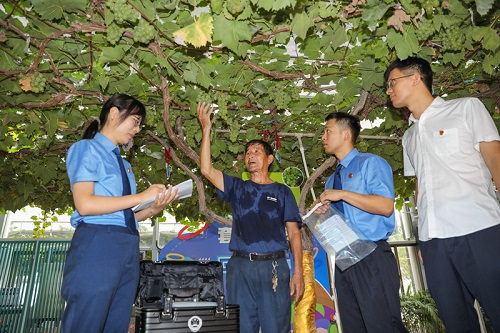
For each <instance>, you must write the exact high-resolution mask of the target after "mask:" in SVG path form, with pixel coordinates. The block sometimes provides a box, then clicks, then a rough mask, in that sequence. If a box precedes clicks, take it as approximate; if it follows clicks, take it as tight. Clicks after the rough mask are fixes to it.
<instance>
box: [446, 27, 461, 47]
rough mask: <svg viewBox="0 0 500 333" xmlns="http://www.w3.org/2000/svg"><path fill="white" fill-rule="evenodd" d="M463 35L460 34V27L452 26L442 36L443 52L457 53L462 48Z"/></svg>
mask: <svg viewBox="0 0 500 333" xmlns="http://www.w3.org/2000/svg"><path fill="white" fill-rule="evenodd" d="M464 42H465V35H464V34H463V33H461V32H460V27H458V26H456V25H452V26H450V27H448V28H446V30H445V31H444V34H443V35H442V43H443V48H442V50H443V51H459V50H461V49H462V48H463V43H464Z"/></svg>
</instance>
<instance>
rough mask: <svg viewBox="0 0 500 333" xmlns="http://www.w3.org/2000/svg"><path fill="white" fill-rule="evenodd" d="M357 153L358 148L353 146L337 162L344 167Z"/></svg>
mask: <svg viewBox="0 0 500 333" xmlns="http://www.w3.org/2000/svg"><path fill="white" fill-rule="evenodd" d="M358 154H359V151H358V149H356V148H353V149H352V150H351V151H350V152H349V153H348V154H347V155H346V156H345V157H344V159H343V160H342V161H340V162H339V164H342V166H343V167H344V168H346V167H347V166H348V165H349V163H351V161H352V160H353V159H354V158H355V157H356V156H357V155H358Z"/></svg>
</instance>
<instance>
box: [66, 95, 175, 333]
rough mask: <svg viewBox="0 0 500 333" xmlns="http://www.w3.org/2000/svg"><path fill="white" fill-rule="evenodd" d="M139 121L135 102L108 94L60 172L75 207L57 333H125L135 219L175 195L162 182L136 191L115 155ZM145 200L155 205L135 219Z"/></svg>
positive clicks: (134, 270) (134, 279)
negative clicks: (66, 179)
mask: <svg viewBox="0 0 500 333" xmlns="http://www.w3.org/2000/svg"><path fill="white" fill-rule="evenodd" d="M145 117H146V109H145V107H144V105H143V104H142V103H141V102H139V101H138V100H136V99H135V98H133V97H130V96H128V95H124V94H117V95H113V96H112V97H111V98H109V99H108V100H107V101H106V102H105V104H104V106H103V108H102V110H101V114H100V116H99V119H96V120H94V121H93V122H92V123H91V124H90V125H89V127H88V128H87V129H86V131H85V133H84V135H83V140H81V141H79V142H77V143H75V144H74V145H72V146H71V147H70V149H69V151H68V156H67V160H66V166H67V170H68V176H69V179H70V185H71V190H72V192H73V201H74V204H75V208H76V210H75V212H74V214H73V215H72V216H71V224H72V225H73V227H75V228H76V230H75V233H74V235H73V239H72V241H71V247H70V249H69V250H68V253H67V258H66V265H65V270H64V277H63V283H62V288H61V293H62V296H63V298H64V300H65V301H66V309H65V311H64V314H63V320H62V330H63V332H64V333H79V332H82V333H83V332H85V333H91V332H92V333H98V332H106V333H111V332H116V333H124V332H127V331H128V326H129V322H130V316H131V312H132V304H133V302H134V297H135V293H136V289H137V284H138V281H139V261H140V259H139V234H138V232H137V221H142V220H145V219H147V218H150V217H152V216H154V215H156V214H158V213H159V212H161V211H162V210H163V209H164V208H165V207H166V206H167V205H168V204H169V203H171V202H172V201H173V200H174V199H175V198H176V197H177V190H172V188H171V187H169V189H168V191H166V187H165V185H163V184H154V185H151V186H150V187H149V188H148V189H147V190H145V191H143V192H141V193H136V184H135V178H134V175H133V173H132V171H131V166H130V164H129V163H128V162H127V161H125V160H123V159H122V158H121V156H120V153H119V148H118V145H119V144H127V143H128V142H129V141H130V140H131V139H132V138H133V137H134V136H135V135H136V134H137V133H138V132H139V131H140V130H141V126H142V124H143V123H144V121H145ZM120 162H121V163H123V167H124V168H123V169H122V168H121V166H120ZM122 170H123V171H122ZM126 182H127V183H128V184H127V183H126ZM152 197H156V200H155V202H154V204H153V205H151V206H150V207H148V208H146V209H143V210H141V211H139V212H136V213H135V214H134V212H133V211H132V210H131V209H130V208H131V207H133V206H135V205H137V204H139V203H141V202H143V201H145V200H148V199H150V198H152ZM127 216H128V218H127ZM127 220H128V221H129V223H128V224H127Z"/></svg>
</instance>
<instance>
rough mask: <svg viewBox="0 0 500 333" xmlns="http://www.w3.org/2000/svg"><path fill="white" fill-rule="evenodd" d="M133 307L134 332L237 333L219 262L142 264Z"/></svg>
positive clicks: (236, 317)
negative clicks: (227, 300) (227, 301)
mask: <svg viewBox="0 0 500 333" xmlns="http://www.w3.org/2000/svg"><path fill="white" fill-rule="evenodd" d="M135 307H136V308H135V333H150V332H157V333H162V332H165V333H190V332H200V333H204V332H207V333H208V332H213V333H215V332H227V333H239V318H240V316H239V306H238V305H236V304H234V305H231V304H226V300H225V296H224V285H223V271H222V264H221V263H220V262H218V261H210V262H197V261H162V262H153V261H151V260H143V261H141V265H140V280H139V289H138V292H137V297H136V302H135Z"/></svg>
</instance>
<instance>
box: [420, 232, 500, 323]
mask: <svg viewBox="0 0 500 333" xmlns="http://www.w3.org/2000/svg"><path fill="white" fill-rule="evenodd" d="M420 249H421V252H422V259H423V261H424V268H425V274H426V279H427V285H428V287H429V291H430V293H431V295H432V298H434V300H435V301H436V305H437V308H438V311H439V315H440V317H441V319H442V320H443V322H444V324H445V326H446V331H447V332H450V333H459V332H480V328H479V320H478V317H477V312H476V310H475V308H474V300H475V299H477V300H478V302H479V304H480V305H481V307H482V308H483V310H484V312H485V313H486V315H487V316H488V318H489V319H490V321H491V323H492V325H493V327H494V329H495V332H500V225H497V226H495V227H491V228H487V229H485V230H481V231H478V232H475V233H472V234H470V235H465V236H460V237H453V238H445V239H432V240H430V241H427V242H420Z"/></svg>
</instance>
